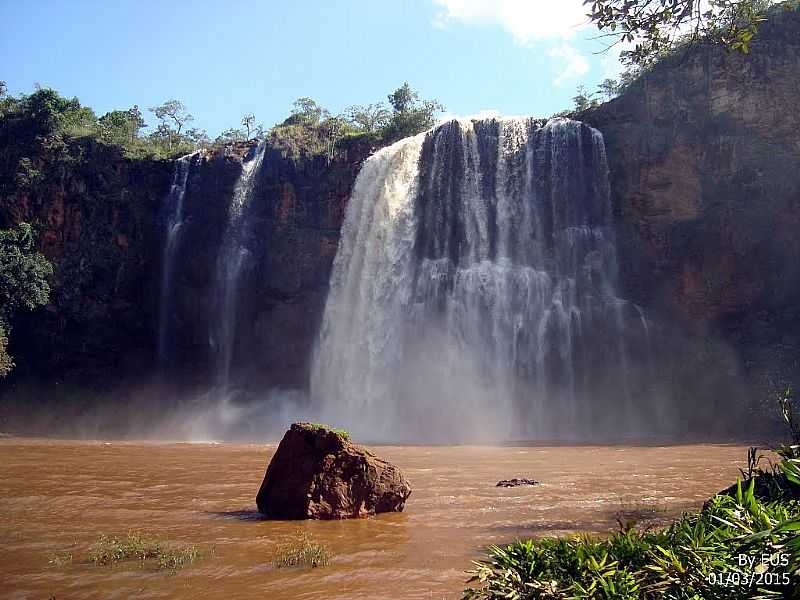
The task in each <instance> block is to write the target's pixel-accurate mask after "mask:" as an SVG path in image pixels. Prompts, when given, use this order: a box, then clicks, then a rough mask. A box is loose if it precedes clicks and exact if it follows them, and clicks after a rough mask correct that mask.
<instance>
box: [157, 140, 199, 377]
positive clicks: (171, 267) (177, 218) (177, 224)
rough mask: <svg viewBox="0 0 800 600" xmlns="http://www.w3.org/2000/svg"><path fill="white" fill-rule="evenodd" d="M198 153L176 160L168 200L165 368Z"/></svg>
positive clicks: (162, 312)
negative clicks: (187, 200) (182, 238)
mask: <svg viewBox="0 0 800 600" xmlns="http://www.w3.org/2000/svg"><path fill="white" fill-rule="evenodd" d="M195 156H196V154H188V155H186V156H182V157H181V158H179V159H178V160H176V161H175V171H174V174H173V177H172V184H171V185H170V188H169V192H168V194H167V197H166V199H165V201H164V208H163V216H162V218H163V219H164V248H163V254H162V261H161V289H160V295H159V301H158V362H159V365H160V367H161V369H162V370H163V369H164V368H165V367H166V365H167V364H168V362H169V358H170V357H169V354H170V350H171V349H170V344H169V337H170V333H171V331H170V323H171V319H172V311H171V307H172V296H173V285H174V280H175V261H176V254H177V249H178V244H179V242H180V234H181V229H182V227H183V219H184V215H183V200H184V197H185V196H186V183H187V181H188V179H189V171H190V170H191V166H192V161H193V160H194V158H195Z"/></svg>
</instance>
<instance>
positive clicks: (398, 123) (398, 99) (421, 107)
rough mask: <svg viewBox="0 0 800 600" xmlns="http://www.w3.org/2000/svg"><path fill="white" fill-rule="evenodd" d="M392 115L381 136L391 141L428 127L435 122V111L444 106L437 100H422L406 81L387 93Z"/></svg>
mask: <svg viewBox="0 0 800 600" xmlns="http://www.w3.org/2000/svg"><path fill="white" fill-rule="evenodd" d="M389 104H390V105H391V107H392V115H391V117H390V119H389V122H388V124H387V125H386V126H385V127H384V128H383V131H382V134H383V138H384V139H385V140H387V141H390V142H393V141H396V140H399V139H401V138H404V137H408V136H411V135H416V134H418V133H420V132H422V131H425V130H426V129H430V128H431V127H433V125H434V124H435V123H436V113H438V112H440V111H443V110H444V106H442V104H441V103H440V102H438V101H437V100H422V99H420V97H419V94H418V93H417V92H415V91H414V90H413V89H412V88H411V86H410V85H409V84H408V82H406V83H404V84H403V85H402V86H400V87H399V88H397V89H396V90H395V91H394V92H392V93H391V94H389Z"/></svg>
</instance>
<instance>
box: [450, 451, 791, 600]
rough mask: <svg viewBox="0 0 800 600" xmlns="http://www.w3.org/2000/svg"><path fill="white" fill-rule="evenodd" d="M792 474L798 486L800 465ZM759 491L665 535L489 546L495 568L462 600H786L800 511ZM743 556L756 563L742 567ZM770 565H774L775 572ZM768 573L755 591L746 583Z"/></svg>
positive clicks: (488, 564)
mask: <svg viewBox="0 0 800 600" xmlns="http://www.w3.org/2000/svg"><path fill="white" fill-rule="evenodd" d="M795 462H796V461H795ZM785 468H786V469H789V470H790V472H791V473H794V476H795V477H796V478H797V480H798V482H800V466H798V465H796V464H794V463H789V464H788V466H786V467H785ZM792 469H795V470H796V472H795V471H794V470H792ZM754 487H755V480H751V482H750V484H749V486H748V487H747V488H746V489H744V490H743V489H742V486H741V484H739V485H738V487H737V490H736V493H735V495H734V496H727V495H719V496H715V497H714V498H712V499H711V500H710V501H709V502H708V504H707V505H706V507H705V508H704V509H703V511H701V512H700V513H697V514H686V515H684V516H683V517H681V518H680V519H679V520H678V521H676V522H675V523H673V524H672V525H671V526H670V527H669V528H668V529H666V530H663V531H652V532H639V531H636V530H635V529H628V530H621V531H619V532H617V533H614V534H612V535H611V536H609V537H608V538H607V539H599V538H594V537H591V536H578V537H574V538H560V539H552V538H549V539H541V540H528V541H518V542H515V543H514V544H511V545H509V546H505V547H499V546H492V547H491V548H490V549H489V560H488V561H485V562H478V563H475V566H476V568H475V570H474V571H472V572H471V574H472V578H471V579H470V581H469V583H472V584H476V587H474V588H469V589H467V590H465V592H464V598H467V599H472V600H495V599H500V598H504V599H505V598H508V599H523V598H530V599H535V598H542V599H557V598H564V599H566V598H608V599H611V598H614V599H617V600H634V599H656V598H665V599H673V600H683V599H685V600H689V599H699V598H710V599H714V598H719V599H722V598H726V599H742V600H744V599H745V598H781V597H784V595H785V594H786V593H787V592H789V591H790V590H794V589H800V587H798V586H800V535H798V531H800V504H798V503H796V502H795V501H777V502H776V501H769V500H767V501H762V500H759V499H758V497H756V495H755V494H754ZM740 556H746V557H748V558H749V559H751V560H753V561H754V562H753V563H752V565H750V566H742V565H741V563H740V562H739V560H740ZM764 557H773V560H774V564H770V563H769V561H766V562H765V561H764ZM767 572H769V573H770V575H769V577H766V576H764V577H762V578H761V580H758V579H756V581H755V582H754V584H753V586H752V587H751V586H749V585H745V584H744V583H742V582H745V581H746V582H748V584H749V582H750V580H751V579H750V578H753V577H758V576H759V574H764V573H767ZM736 582H739V583H741V585H739V584H735V583H736Z"/></svg>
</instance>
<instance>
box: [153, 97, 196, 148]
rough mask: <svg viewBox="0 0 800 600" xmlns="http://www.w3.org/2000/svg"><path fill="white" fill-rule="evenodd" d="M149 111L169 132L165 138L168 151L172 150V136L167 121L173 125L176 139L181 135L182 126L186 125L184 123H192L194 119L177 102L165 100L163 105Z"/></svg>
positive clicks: (181, 104) (179, 102) (180, 103)
mask: <svg viewBox="0 0 800 600" xmlns="http://www.w3.org/2000/svg"><path fill="white" fill-rule="evenodd" d="M149 110H150V112H152V113H153V114H155V116H156V118H157V119H158V120H159V121H161V125H166V126H167V131H169V132H170V133H169V135H168V136H167V140H168V145H169V148H170V149H171V148H172V141H173V135H172V128H171V127H170V124H169V121H172V123H173V124H174V127H175V132H176V133H177V136H178V137H179V136H180V135H181V129H183V126H184V125H186V123H189V122H191V121H194V117H193V116H192V115H190V114H189V113H188V112H187V110H186V107H185V106H184V105H183V103H182V102H181V101H179V100H167V101H166V102H164V104H162V105H160V106H153V107H151V108H150V109H149ZM159 129H161V126H159ZM162 131H163V130H162Z"/></svg>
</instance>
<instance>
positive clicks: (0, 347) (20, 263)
mask: <svg viewBox="0 0 800 600" xmlns="http://www.w3.org/2000/svg"><path fill="white" fill-rule="evenodd" d="M35 244H36V236H35V235H34V232H33V228H32V227H31V226H30V225H29V224H28V223H20V224H19V225H17V226H16V227H14V228H11V229H0V377H4V376H5V375H7V374H8V373H9V372H10V371H11V369H13V367H14V363H13V360H12V358H11V356H9V354H8V336H9V333H10V323H11V319H12V317H13V316H14V314H15V313H16V312H17V311H19V310H33V309H34V308H36V307H38V306H42V305H44V304H47V302H48V300H49V298H50V284H49V283H48V281H47V280H48V278H49V277H50V275H52V274H53V266H52V265H51V264H50V262H49V261H48V260H47V259H46V258H45V257H44V255H42V254H41V253H39V252H37V251H36V246H35Z"/></svg>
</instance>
